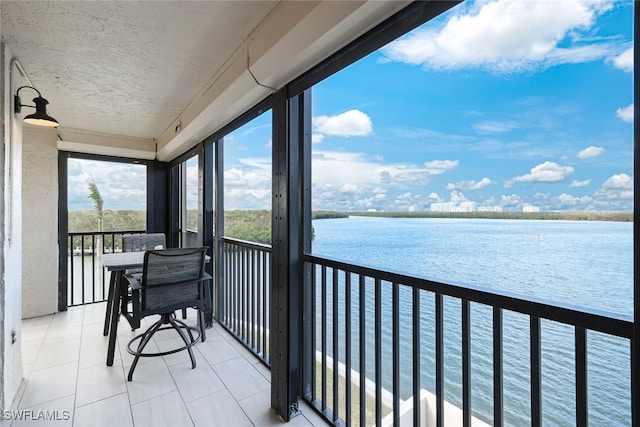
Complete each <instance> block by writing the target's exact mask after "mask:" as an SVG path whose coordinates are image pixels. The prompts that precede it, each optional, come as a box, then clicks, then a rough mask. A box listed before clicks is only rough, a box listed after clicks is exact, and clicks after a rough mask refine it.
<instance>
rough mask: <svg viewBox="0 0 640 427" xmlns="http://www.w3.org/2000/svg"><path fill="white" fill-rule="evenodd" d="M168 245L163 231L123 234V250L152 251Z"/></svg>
mask: <svg viewBox="0 0 640 427" xmlns="http://www.w3.org/2000/svg"><path fill="white" fill-rule="evenodd" d="M166 247H167V244H166V238H165V237H164V234H163V233H151V234H123V235H122V252H137V251H150V250H152V249H157V248H160V249H164V248H166Z"/></svg>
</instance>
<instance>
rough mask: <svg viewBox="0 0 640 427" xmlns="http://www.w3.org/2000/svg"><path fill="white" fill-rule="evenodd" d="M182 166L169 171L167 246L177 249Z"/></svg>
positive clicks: (178, 243) (176, 166)
mask: <svg viewBox="0 0 640 427" xmlns="http://www.w3.org/2000/svg"><path fill="white" fill-rule="evenodd" d="M180 168H181V165H180V164H177V165H175V166H174V167H172V168H171V170H170V171H169V176H170V183H169V199H170V200H171V203H170V205H169V207H170V208H169V234H167V246H168V247H170V248H177V247H179V246H180V206H181V204H182V200H181V196H180V182H181V173H180Z"/></svg>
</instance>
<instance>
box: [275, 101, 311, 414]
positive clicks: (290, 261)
mask: <svg viewBox="0 0 640 427" xmlns="http://www.w3.org/2000/svg"><path fill="white" fill-rule="evenodd" d="M308 96H309V92H308V91H307V92H303V93H301V94H300V95H297V96H295V97H293V98H291V99H290V100H289V99H287V93H286V91H285V90H281V91H278V92H276V93H275V95H274V98H273V139H272V141H273V155H272V158H273V165H272V168H273V171H272V174H273V183H272V185H273V190H272V200H273V207H272V212H271V215H272V230H271V233H272V234H271V235H272V237H271V239H272V245H271V247H272V254H271V256H272V260H271V278H272V280H271V304H272V306H271V309H270V314H271V328H270V330H271V334H270V343H271V346H270V348H271V407H272V408H273V409H274V410H275V411H276V413H277V414H278V415H280V416H281V417H282V418H283V419H284V420H285V421H289V420H290V419H291V417H293V416H295V415H297V414H298V413H299V410H298V388H299V386H300V378H299V377H300V374H301V372H300V366H301V365H300V331H301V330H302V328H301V323H302V319H303V313H302V309H301V305H302V298H301V297H302V296H303V293H302V289H301V288H302V280H303V268H302V252H303V242H304V241H305V238H306V237H307V231H306V229H307V227H309V230H310V222H308V223H305V222H307V220H306V219H305V218H304V212H303V210H302V201H303V200H304V199H305V198H304V196H303V193H304V192H305V191H301V190H303V189H306V188H307V187H306V186H305V183H304V182H303V181H304V177H305V174H304V169H305V166H304V163H302V164H300V163H299V160H300V158H301V157H300V156H301V155H302V156H303V158H305V157H306V156H310V153H307V152H306V151H305V147H310V145H309V144H310V138H311V134H310V133H309V130H310V127H311V126H310V124H311V118H310V102H309V100H308V99H307V97H308ZM301 152H302V153H301ZM309 221H310V220H309ZM303 223H305V224H304V226H303ZM308 236H310V233H309V234H308Z"/></svg>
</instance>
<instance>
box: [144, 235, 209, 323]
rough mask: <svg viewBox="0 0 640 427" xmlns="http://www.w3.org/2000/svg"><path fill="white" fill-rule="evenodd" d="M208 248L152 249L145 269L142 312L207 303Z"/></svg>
mask: <svg viewBox="0 0 640 427" xmlns="http://www.w3.org/2000/svg"><path fill="white" fill-rule="evenodd" d="M206 251H207V248H206V247H198V248H173V249H164V250H149V251H147V252H146V253H145V255H144V265H143V270H142V309H143V310H146V311H149V310H154V311H158V312H160V311H161V310H162V308H168V312H171V311H174V310H177V309H178V308H186V307H190V306H194V305H198V304H203V303H204V292H203V287H202V281H203V280H204V278H206V277H207V276H206V273H205V271H204V266H205V254H206Z"/></svg>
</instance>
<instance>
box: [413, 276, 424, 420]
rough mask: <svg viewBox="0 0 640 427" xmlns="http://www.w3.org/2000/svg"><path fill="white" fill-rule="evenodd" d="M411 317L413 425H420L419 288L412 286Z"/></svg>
mask: <svg viewBox="0 0 640 427" xmlns="http://www.w3.org/2000/svg"><path fill="white" fill-rule="evenodd" d="M411 307H412V308H411V311H412V318H413V328H412V329H413V331H412V332H413V425H414V426H419V425H420V405H419V404H418V402H420V381H421V378H420V375H421V372H422V371H421V369H420V355H421V354H422V353H421V352H420V347H421V345H420V338H421V334H420V289H418V288H417V287H415V286H414V287H413V295H412V304H411Z"/></svg>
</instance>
